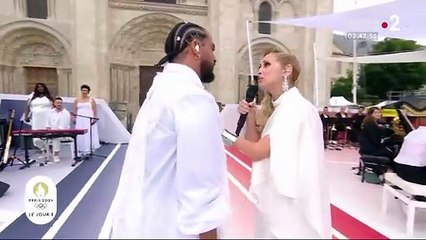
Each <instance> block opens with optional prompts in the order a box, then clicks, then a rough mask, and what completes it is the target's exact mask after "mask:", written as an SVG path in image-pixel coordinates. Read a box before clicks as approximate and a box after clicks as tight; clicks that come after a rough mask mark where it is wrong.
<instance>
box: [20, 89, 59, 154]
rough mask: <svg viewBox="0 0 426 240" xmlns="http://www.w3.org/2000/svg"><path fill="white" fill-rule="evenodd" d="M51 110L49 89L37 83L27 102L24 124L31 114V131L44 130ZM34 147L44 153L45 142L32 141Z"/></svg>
mask: <svg viewBox="0 0 426 240" xmlns="http://www.w3.org/2000/svg"><path fill="white" fill-rule="evenodd" d="M52 108H53V98H52V96H51V95H50V92H49V89H48V88H47V86H46V85H45V84H44V83H37V84H36V85H35V87H34V91H33V93H32V94H31V95H30V99H29V100H28V105H27V109H26V111H25V113H24V120H25V122H30V117H29V116H30V113H31V129H32V130H37V129H46V122H47V115H48V113H49V112H50V110H51V109H52ZM33 143H34V146H36V147H37V148H38V149H40V150H41V151H42V152H43V153H45V152H46V146H45V142H44V141H43V140H41V139H39V138H34V139H33Z"/></svg>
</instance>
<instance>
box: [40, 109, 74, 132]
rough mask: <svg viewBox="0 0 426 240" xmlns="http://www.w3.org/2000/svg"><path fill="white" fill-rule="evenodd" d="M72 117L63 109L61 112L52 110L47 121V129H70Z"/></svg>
mask: <svg viewBox="0 0 426 240" xmlns="http://www.w3.org/2000/svg"><path fill="white" fill-rule="evenodd" d="M70 125H71V115H70V112H69V111H68V110H66V109H65V108H63V109H62V110H61V111H58V110H56V108H54V109H52V110H51V111H50V112H49V114H48V116H47V119H46V128H50V129H70Z"/></svg>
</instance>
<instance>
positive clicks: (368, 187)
mask: <svg viewBox="0 0 426 240" xmlns="http://www.w3.org/2000/svg"><path fill="white" fill-rule="evenodd" d="M126 149H127V145H122V144H110V145H104V146H102V147H101V148H100V149H98V150H97V151H96V153H97V154H100V155H104V156H107V158H100V157H94V158H93V159H91V160H87V161H84V162H82V163H80V164H79V165H78V166H77V167H75V168H72V167H71V163H72V161H71V159H65V158H64V159H63V160H62V161H61V162H60V163H57V164H51V165H48V166H46V167H39V166H36V165H33V166H32V167H31V168H28V169H24V170H18V169H17V168H18V166H14V167H8V168H6V169H5V170H4V171H3V172H1V173H0V181H4V182H8V183H9V184H10V185H11V187H10V189H9V190H8V191H7V192H6V194H5V196H3V197H2V198H0V231H1V232H0V239H10V238H46V239H47V238H49V239H52V238H103V239H105V238H107V237H108V228H109V220H110V218H109V217H108V216H109V209H110V205H111V202H112V199H113V197H114V194H115V191H116V188H117V185H118V180H119V177H120V173H121V167H122V164H123V160H124V155H125V152H126ZM227 151H228V152H227V154H228V174H229V179H230V190H231V204H232V209H233V215H232V220H231V223H230V226H228V227H227V231H225V236H224V237H226V238H240V239H241V238H242V239H244V238H253V236H254V211H255V206H254V205H253V203H252V199H251V197H250V194H249V193H248V191H247V189H248V186H249V180H250V174H251V167H250V165H251V164H250V161H249V159H248V158H247V157H246V156H244V155H243V154H242V153H240V152H238V151H237V150H235V149H233V148H227ZM64 154H66V152H65V153H64ZM326 158H327V169H328V171H329V181H330V185H331V186H330V187H331V201H332V216H333V235H334V238H336V239H360V238H364V239H402V238H404V239H407V238H413V237H411V236H407V235H406V234H405V213H404V206H402V205H401V204H400V203H399V202H398V201H397V200H391V201H390V207H389V212H388V214H387V215H384V214H382V213H381V194H382V186H381V185H375V184H369V183H361V181H360V177H359V176H357V175H355V174H354V173H355V172H354V171H353V170H352V167H353V166H356V165H357V164H358V154H357V152H356V150H350V149H343V150H342V151H327V152H326ZM36 175H45V176H49V177H50V178H52V179H53V181H54V182H55V183H57V187H58V202H59V204H58V212H57V215H56V219H55V220H56V221H52V222H51V223H49V224H46V225H34V224H32V223H30V222H29V221H28V220H27V218H26V216H25V214H24V198H23V192H24V185H25V183H26V181H28V180H29V179H30V178H31V177H33V176H36ZM415 222H416V223H415V231H414V237H415V238H426V228H425V227H424V226H425V225H426V213H425V212H419V213H418V214H417V215H416V221H415ZM82 226H84V227H82ZM76 229H78V231H76Z"/></svg>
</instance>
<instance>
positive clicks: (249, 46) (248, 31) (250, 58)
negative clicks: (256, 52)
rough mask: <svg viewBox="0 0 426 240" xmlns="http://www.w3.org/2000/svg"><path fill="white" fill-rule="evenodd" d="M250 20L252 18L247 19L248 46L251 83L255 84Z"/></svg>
mask: <svg viewBox="0 0 426 240" xmlns="http://www.w3.org/2000/svg"><path fill="white" fill-rule="evenodd" d="M250 22H251V21H250V20H247V21H246V33H247V47H248V55H249V64H250V85H255V82H254V72H253V56H252V53H251V37H250Z"/></svg>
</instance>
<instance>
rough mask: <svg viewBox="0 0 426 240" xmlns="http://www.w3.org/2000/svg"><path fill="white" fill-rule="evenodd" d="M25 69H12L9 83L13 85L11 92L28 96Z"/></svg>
mask: <svg viewBox="0 0 426 240" xmlns="http://www.w3.org/2000/svg"><path fill="white" fill-rule="evenodd" d="M24 74H25V72H24V68H23V67H11V69H10V76H9V83H10V84H11V86H10V88H11V89H10V90H11V91H12V92H13V93H16V94H27V85H26V83H25V81H24V79H25V76H24Z"/></svg>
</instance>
